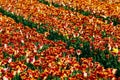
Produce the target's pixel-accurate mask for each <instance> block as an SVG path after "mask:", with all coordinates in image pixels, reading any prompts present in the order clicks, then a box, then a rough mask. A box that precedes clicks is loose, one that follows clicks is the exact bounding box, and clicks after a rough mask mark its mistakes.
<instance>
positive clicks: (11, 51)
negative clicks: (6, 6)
mask: <svg viewBox="0 0 120 80" xmlns="http://www.w3.org/2000/svg"><path fill="white" fill-rule="evenodd" d="M65 47H66V44H65V43H64V42H62V41H58V42H53V41H51V40H47V39H46V38H45V36H44V35H43V34H39V33H37V32H36V31H35V29H30V28H28V27H27V26H23V25H22V24H21V23H18V24H17V23H15V21H14V20H13V19H11V18H9V17H6V16H2V14H0V79H3V80H11V79H12V78H14V76H16V75H19V77H20V78H21V79H22V80H37V79H43V80H45V79H47V78H48V77H49V76H52V77H53V78H54V77H59V78H60V79H61V80H64V79H65V78H67V79H69V80H76V79H82V80H85V79H90V80H91V79H92V80H96V79H112V80H116V77H115V75H114V74H115V73H116V69H113V68H107V69H105V68H104V67H103V66H101V65H100V64H99V63H98V62H93V60H92V58H81V59H80V61H79V62H77V61H76V58H75V57H72V55H74V52H75V51H74V48H70V49H66V48H65ZM77 52H80V51H77Z"/></svg>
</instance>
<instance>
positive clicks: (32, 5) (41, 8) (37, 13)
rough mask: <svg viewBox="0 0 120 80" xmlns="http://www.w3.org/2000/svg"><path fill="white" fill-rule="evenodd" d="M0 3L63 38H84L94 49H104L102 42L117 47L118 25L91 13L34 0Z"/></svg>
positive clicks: (110, 47)
mask: <svg viewBox="0 0 120 80" xmlns="http://www.w3.org/2000/svg"><path fill="white" fill-rule="evenodd" d="M83 2H84V1H83ZM0 4H1V6H2V7H3V8H4V9H5V10H7V11H10V12H12V13H15V14H17V15H21V16H23V17H24V18H25V19H28V20H31V21H33V22H36V23H38V24H41V23H45V24H47V25H46V26H44V27H45V28H46V29H47V30H50V29H53V31H58V32H59V33H61V34H62V35H64V36H66V37H67V38H71V36H72V37H79V38H80V39H82V40H87V41H89V42H90V44H91V46H94V47H95V49H97V48H100V49H101V50H105V48H106V46H105V45H108V46H107V48H109V50H112V49H113V48H119V47H120V44H119V43H120V42H119V36H120V35H119V33H120V31H119V25H118V26H113V25H112V24H113V23H111V24H106V23H104V22H102V21H101V20H99V19H97V18H95V17H93V16H83V15H80V14H79V13H77V12H72V11H69V10H64V9H63V8H55V7H53V6H49V7H48V6H47V5H45V4H42V3H39V2H38V1H37V0H31V1H28V0H24V1H22V0H20V1H19V0H18V1H14V0H12V1H5V0H1V1H0ZM117 53H118V52H117Z"/></svg>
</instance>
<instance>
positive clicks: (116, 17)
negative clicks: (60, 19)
mask: <svg viewBox="0 0 120 80" xmlns="http://www.w3.org/2000/svg"><path fill="white" fill-rule="evenodd" d="M39 1H40V2H42V3H44V4H47V5H51V4H52V5H54V6H56V7H60V6H63V7H65V8H67V9H69V10H72V11H77V12H80V13H82V14H83V15H93V16H95V17H98V18H102V19H106V20H108V21H112V22H113V23H114V25H117V24H120V12H119V11H120V5H119V2H116V3H112V4H109V3H108V2H109V1H108V2H103V1H98V0H88V1H85V0H74V1H69V0H68V1H67V0H66V1H65V0H54V1H52V0H39Z"/></svg>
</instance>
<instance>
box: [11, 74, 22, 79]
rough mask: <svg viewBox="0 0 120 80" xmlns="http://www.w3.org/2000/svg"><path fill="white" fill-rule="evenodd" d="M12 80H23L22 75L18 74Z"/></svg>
mask: <svg viewBox="0 0 120 80" xmlns="http://www.w3.org/2000/svg"><path fill="white" fill-rule="evenodd" d="M12 80H22V79H21V78H20V74H18V73H17V74H16V75H15V76H14V77H13V79H12Z"/></svg>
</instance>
